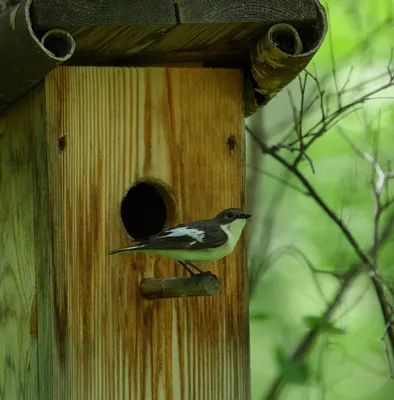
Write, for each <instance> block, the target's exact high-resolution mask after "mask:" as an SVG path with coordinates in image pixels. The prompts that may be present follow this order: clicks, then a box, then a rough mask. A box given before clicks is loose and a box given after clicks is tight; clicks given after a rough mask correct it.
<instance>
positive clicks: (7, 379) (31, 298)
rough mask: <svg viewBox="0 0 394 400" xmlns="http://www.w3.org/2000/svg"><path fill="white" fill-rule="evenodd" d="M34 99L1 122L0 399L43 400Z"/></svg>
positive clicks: (24, 101)
mask: <svg viewBox="0 0 394 400" xmlns="http://www.w3.org/2000/svg"><path fill="white" fill-rule="evenodd" d="M29 120H30V113H29V98H28V96H25V98H24V99H22V100H20V101H18V102H17V103H16V104H14V106H13V107H12V109H9V110H8V111H7V112H5V113H3V114H2V116H1V117H0V398H1V399H15V400H18V399H32V400H33V399H40V397H39V396H38V371H37V326H36V316H37V314H36V301H35V291H36V289H35V265H34V223H33V218H34V199H33V193H32V185H33V182H34V175H33V164H34V153H33V152H32V148H33V140H32V137H31V135H30V129H29Z"/></svg>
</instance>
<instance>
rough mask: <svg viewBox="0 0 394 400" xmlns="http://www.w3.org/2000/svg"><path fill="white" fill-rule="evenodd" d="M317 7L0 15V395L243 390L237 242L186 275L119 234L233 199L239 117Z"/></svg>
mask: <svg viewBox="0 0 394 400" xmlns="http://www.w3.org/2000/svg"><path fill="white" fill-rule="evenodd" d="M326 26H327V24H326V19H325V12H324V9H323V8H322V7H321V5H320V3H319V2H318V1H317V0H294V1H292V2H289V1H286V0H283V1H281V0H275V1H273V0H272V1H271V0H270V1H252V2H247V3H245V2H243V1H239V0H233V1H230V0H222V1H219V2H210V1H207V0H194V1H192V0H180V1H179V2H178V3H177V2H176V1H171V0H148V1H144V2H142V1H130V0H112V1H111V2H104V1H100V0H94V1H93V0H92V1H86V0H23V1H22V2H21V4H20V5H19V6H17V7H16V8H14V9H13V10H10V11H9V12H7V13H6V14H4V15H3V16H1V17H0V62H1V70H2V73H1V75H0V108H1V115H0V365H1V367H0V397H1V398H2V399H5V400H16V399H40V400H43V399H45V400H46V399H48V400H49V399H105V400H110V399H133V400H134V399H146V400H150V399H154V400H156V399H157V400H161V399H174V400H177V399H179V400H186V399H196V400H202V399H207V400H208V399H223V400H230V399H232V400H246V399H249V398H250V365H249V321H248V278H247V276H248V275H247V265H246V260H245V240H244V239H241V240H240V242H239V243H238V245H237V247H236V249H235V251H234V252H233V253H232V254H231V255H229V256H228V257H226V258H223V259H221V260H219V261H217V262H213V263H207V264H205V265H201V267H202V268H204V269H205V270H209V271H211V272H212V275H207V276H206V277H203V278H202V279H200V280H199V281H198V282H195V281H194V280H193V278H190V277H187V274H186V272H185V271H184V270H183V269H182V267H181V266H180V265H179V264H177V263H176V261H174V260H172V259H171V258H167V257H163V256H159V255H152V254H142V253H139V254H135V253H122V254H119V255H116V256H115V255H112V256H110V255H109V254H108V252H109V251H110V250H111V249H114V248H117V247H122V246H127V245H128V244H129V243H130V242H131V239H132V238H134V239H139V238H143V237H146V236H149V235H153V234H156V233H159V232H160V231H162V230H163V229H165V228H167V227H170V226H172V225H175V224H179V223H183V222H190V221H193V220H199V219H208V218H213V217H214V216H215V215H216V214H217V213H218V212H219V211H221V210H223V209H225V208H228V207H239V208H242V209H245V190H244V175H245V143H244V142H245V139H244V118H245V116H247V115H250V114H251V113H252V112H254V111H256V110H257V109H258V108H259V107H261V106H262V105H264V104H265V103H266V102H267V101H269V99H270V98H272V97H273V96H274V95H275V94H276V93H277V92H278V91H279V90H280V89H281V88H282V87H283V86H285V85H286V84H287V83H288V82H290V81H291V80H292V79H293V78H294V77H295V76H296V75H297V74H298V72H299V71H300V70H301V69H302V68H304V67H305V66H306V65H307V63H308V62H309V60H310V59H311V57H312V56H313V54H314V53H315V52H316V50H317V49H318V48H319V46H320V44H321V42H322V40H323V38H324V35H325V32H326Z"/></svg>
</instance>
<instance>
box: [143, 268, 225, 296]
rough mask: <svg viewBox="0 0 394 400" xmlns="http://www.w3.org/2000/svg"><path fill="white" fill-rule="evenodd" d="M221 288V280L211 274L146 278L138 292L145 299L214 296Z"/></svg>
mask: <svg viewBox="0 0 394 400" xmlns="http://www.w3.org/2000/svg"><path fill="white" fill-rule="evenodd" d="M221 288H222V282H221V280H220V279H219V278H218V277H217V276H216V275H213V274H211V273H205V274H199V275H193V276H191V277H184V278H183V277H182V278H146V279H143V280H142V281H141V284H140V290H141V293H142V296H143V297H145V298H146V299H151V300H152V299H163V298H172V297H192V296H215V295H216V294H218V293H219V292H220V289H221Z"/></svg>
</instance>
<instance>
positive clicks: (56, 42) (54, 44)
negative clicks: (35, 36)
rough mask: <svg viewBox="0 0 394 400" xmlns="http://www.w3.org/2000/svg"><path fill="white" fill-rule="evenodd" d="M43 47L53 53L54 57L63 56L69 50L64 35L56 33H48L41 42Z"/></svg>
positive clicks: (68, 44)
mask: <svg viewBox="0 0 394 400" xmlns="http://www.w3.org/2000/svg"><path fill="white" fill-rule="evenodd" d="M43 45H44V47H45V48H46V49H47V50H49V51H50V52H51V53H53V54H54V55H55V57H59V58H61V57H65V56H66V55H67V54H68V52H69V51H70V43H69V41H68V39H67V38H66V37H64V36H61V35H57V34H54V33H52V34H50V35H48V36H47V37H46V38H45V39H44V42H43Z"/></svg>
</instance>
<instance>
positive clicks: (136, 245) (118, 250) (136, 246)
mask: <svg viewBox="0 0 394 400" xmlns="http://www.w3.org/2000/svg"><path fill="white" fill-rule="evenodd" d="M141 247H144V246H143V245H140V244H135V245H133V246H129V247H124V248H122V249H115V250H111V251H110V252H109V254H116V253H122V252H124V251H137V250H139V249H141Z"/></svg>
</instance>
